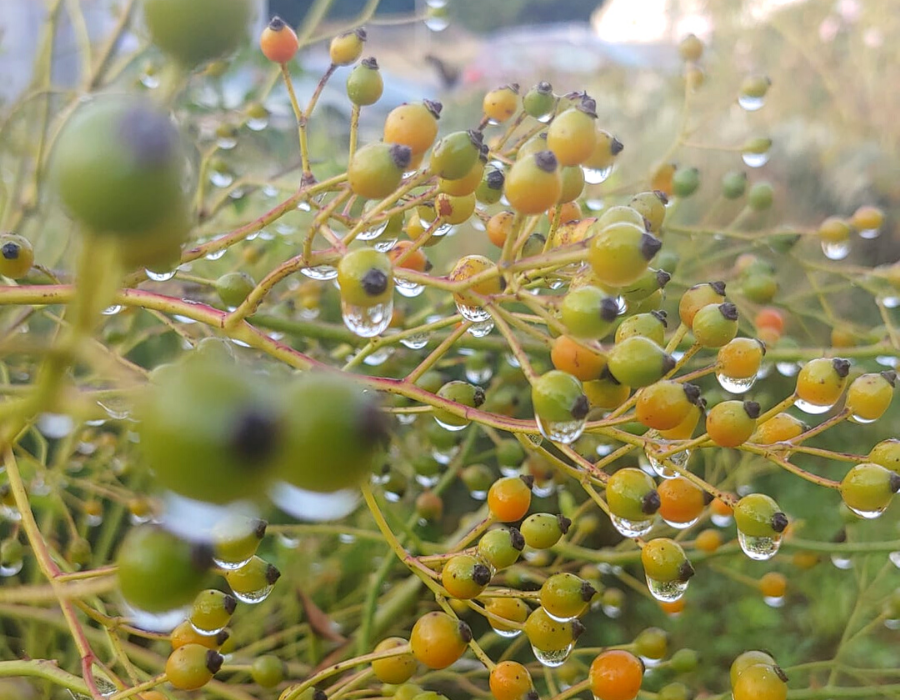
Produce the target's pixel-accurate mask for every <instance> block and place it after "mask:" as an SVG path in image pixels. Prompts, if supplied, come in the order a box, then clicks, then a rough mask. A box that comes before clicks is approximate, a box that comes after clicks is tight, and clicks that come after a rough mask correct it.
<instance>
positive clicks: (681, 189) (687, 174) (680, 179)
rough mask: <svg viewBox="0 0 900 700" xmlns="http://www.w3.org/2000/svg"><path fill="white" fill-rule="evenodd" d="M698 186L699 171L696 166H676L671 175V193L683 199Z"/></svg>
mask: <svg viewBox="0 0 900 700" xmlns="http://www.w3.org/2000/svg"><path fill="white" fill-rule="evenodd" d="M699 187H700V171H699V170H697V168H678V170H676V171H675V173H674V174H673V175H672V194H673V195H675V196H676V197H681V198H682V199H685V198H687V197H690V196H691V195H692V194H694V192H696V191H697V189H698V188H699Z"/></svg>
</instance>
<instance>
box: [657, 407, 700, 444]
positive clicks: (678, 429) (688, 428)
mask: <svg viewBox="0 0 900 700" xmlns="http://www.w3.org/2000/svg"><path fill="white" fill-rule="evenodd" d="M705 414H706V400H705V399H702V398H701V399H698V400H697V403H695V404H693V405H691V407H690V408H689V409H688V414H687V415H686V416H685V417H684V419H683V420H682V421H681V422H680V423H679V424H678V425H676V426H675V427H674V428H670V429H669V430H660V431H659V436H660V437H661V438H663V439H664V440H687V439H688V438H690V437H691V436H692V435H693V434H694V430H695V429H696V427H697V424H698V423H699V422H700V418H702V417H703V416H704V415H705Z"/></svg>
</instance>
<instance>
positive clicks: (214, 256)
mask: <svg viewBox="0 0 900 700" xmlns="http://www.w3.org/2000/svg"><path fill="white" fill-rule="evenodd" d="M226 252H227V250H226V249H225V248H222V250H214V251H213V252H212V253H209V254H208V255H207V256H206V259H207V260H212V261H216V260H221V259H222V258H223V257H224V256H225V253H226Z"/></svg>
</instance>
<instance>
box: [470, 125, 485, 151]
mask: <svg viewBox="0 0 900 700" xmlns="http://www.w3.org/2000/svg"><path fill="white" fill-rule="evenodd" d="M466 134H468V136H469V140H470V141H471V142H472V145H473V146H477V147H478V149H479V150H481V144H482V143H484V134H482V133H481V132H480V131H476V130H475V129H469V130H468V131H467V132H466Z"/></svg>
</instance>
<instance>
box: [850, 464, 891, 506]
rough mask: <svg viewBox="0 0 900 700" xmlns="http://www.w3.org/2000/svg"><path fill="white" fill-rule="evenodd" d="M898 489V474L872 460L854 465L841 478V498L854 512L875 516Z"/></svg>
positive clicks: (888, 502)
mask: <svg viewBox="0 0 900 700" xmlns="http://www.w3.org/2000/svg"><path fill="white" fill-rule="evenodd" d="M897 491H900V474H897V472H894V471H891V470H890V469H888V468H887V467H883V466H881V465H880V464H875V463H873V462H863V463H861V464H857V465H854V466H853V467H852V468H851V469H850V471H849V472H847V475H846V476H845V477H844V478H843V479H842V480H841V498H842V499H844V503H845V504H846V505H847V507H848V508H850V509H851V510H852V511H853V512H854V513H856V514H858V515H861V516H862V517H875V516H876V515H878V514H880V513H881V512H882V511H883V510H884V509H885V508H887V507H888V505H889V504H890V502H891V499H892V498H893V496H894V494H895V493H897Z"/></svg>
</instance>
